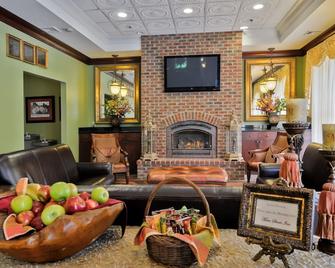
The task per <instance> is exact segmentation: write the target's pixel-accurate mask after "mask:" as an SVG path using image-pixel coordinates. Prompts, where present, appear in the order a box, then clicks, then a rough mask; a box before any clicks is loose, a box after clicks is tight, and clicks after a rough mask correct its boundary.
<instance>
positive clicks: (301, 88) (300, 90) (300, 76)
mask: <svg viewBox="0 0 335 268" xmlns="http://www.w3.org/2000/svg"><path fill="white" fill-rule="evenodd" d="M295 90H296V94H295V96H296V97H297V98H304V97H305V56H304V57H296V82H295Z"/></svg>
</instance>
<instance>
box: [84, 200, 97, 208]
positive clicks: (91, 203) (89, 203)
mask: <svg viewBox="0 0 335 268" xmlns="http://www.w3.org/2000/svg"><path fill="white" fill-rule="evenodd" d="M85 202H86V208H87V209H88V210H90V209H95V208H97V207H98V206H99V203H98V202H97V201H95V200H93V199H87V200H85Z"/></svg>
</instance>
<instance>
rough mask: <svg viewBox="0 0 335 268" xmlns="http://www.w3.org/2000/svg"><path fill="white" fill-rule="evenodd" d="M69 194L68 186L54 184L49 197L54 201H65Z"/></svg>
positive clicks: (60, 183) (58, 183)
mask: <svg viewBox="0 0 335 268" xmlns="http://www.w3.org/2000/svg"><path fill="white" fill-rule="evenodd" d="M70 194H71V189H70V186H69V185H68V184H67V183H66V182H62V181H60V182H56V183H54V184H53V185H51V187H50V196H51V197H52V199H53V200H55V201H62V200H66V199H67V198H68V197H69V196H70Z"/></svg>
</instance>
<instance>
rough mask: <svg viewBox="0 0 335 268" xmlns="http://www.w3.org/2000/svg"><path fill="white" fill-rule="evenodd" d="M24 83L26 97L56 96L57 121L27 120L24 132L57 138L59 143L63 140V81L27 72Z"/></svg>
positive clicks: (47, 137)
mask: <svg viewBox="0 0 335 268" xmlns="http://www.w3.org/2000/svg"><path fill="white" fill-rule="evenodd" d="M23 83H24V84H23V86H24V97H25V98H26V97H41V96H54V98H55V103H54V105H55V107H54V108H55V115H54V116H55V122H44V123H27V122H26V121H25V124H24V132H25V133H27V132H28V133H34V134H39V135H40V137H41V138H46V139H53V140H57V141H58V143H59V142H60V141H61V121H60V118H59V117H60V111H59V107H60V106H59V101H60V91H61V83H60V82H59V81H56V80H52V79H47V78H42V77H39V76H36V75H31V74H27V73H25V74H24V78H23ZM25 113H26V110H25ZM25 117H26V114H25Z"/></svg>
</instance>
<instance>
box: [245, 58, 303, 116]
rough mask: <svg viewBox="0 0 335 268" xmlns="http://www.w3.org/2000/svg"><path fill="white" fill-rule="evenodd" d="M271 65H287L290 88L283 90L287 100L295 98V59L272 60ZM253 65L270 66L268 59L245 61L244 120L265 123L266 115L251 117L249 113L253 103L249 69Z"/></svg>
mask: <svg viewBox="0 0 335 268" xmlns="http://www.w3.org/2000/svg"><path fill="white" fill-rule="evenodd" d="M272 62H273V64H274V65H275V64H288V66H289V76H290V77H289V80H290V81H289V85H290V88H288V89H285V92H287V93H288V95H289V98H294V97H295V94H296V93H295V72H296V64H295V58H274V59H272ZM253 65H266V66H268V67H269V66H270V58H262V59H247V60H245V89H246V93H245V115H246V116H245V117H246V118H245V119H246V121H267V120H268V117H267V116H266V115H253V114H252V111H251V106H252V102H253V99H252V98H253V95H252V81H251V67H252V66H253ZM285 118H286V115H281V116H280V120H285Z"/></svg>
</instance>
